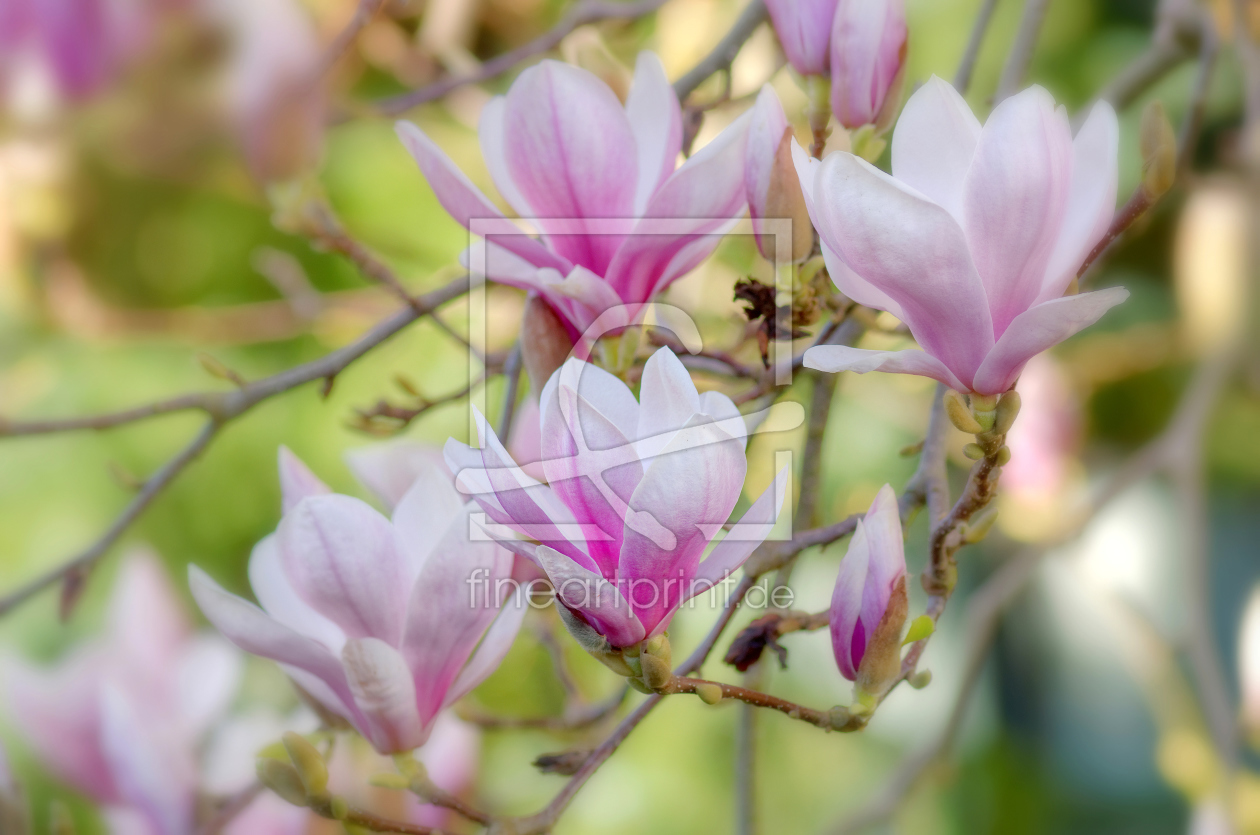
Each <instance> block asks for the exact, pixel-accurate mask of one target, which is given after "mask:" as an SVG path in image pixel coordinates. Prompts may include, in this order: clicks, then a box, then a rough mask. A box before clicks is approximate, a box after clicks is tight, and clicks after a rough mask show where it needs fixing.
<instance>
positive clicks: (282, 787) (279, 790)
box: [257, 757, 310, 806]
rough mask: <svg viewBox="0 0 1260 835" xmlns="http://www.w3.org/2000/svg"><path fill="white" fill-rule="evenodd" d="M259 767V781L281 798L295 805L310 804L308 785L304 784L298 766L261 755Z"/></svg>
mask: <svg viewBox="0 0 1260 835" xmlns="http://www.w3.org/2000/svg"><path fill="white" fill-rule="evenodd" d="M257 768H258V782H260V783H262V784H263V785H264V786H266V787H267V788H269V789H271V791H273V792H275V793H276V794H277V795H278V796H279V797H280V799H281V800H284V801H286V802H287V803H291V804H293V805H294V806H308V805H310V801H309V799H308V798H307V796H306V787H305V786H304V785H302V778H301V777H300V776H298V772H297V769H296V768H294V767H293V766H291V765H289V764H288V763H285V762H280V760H273V759H271V758H270V757H259V759H258V765H257Z"/></svg>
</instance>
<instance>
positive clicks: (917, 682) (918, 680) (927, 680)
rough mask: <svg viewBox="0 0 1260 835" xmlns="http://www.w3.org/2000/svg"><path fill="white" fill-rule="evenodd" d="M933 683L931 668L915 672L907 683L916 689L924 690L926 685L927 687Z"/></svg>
mask: <svg viewBox="0 0 1260 835" xmlns="http://www.w3.org/2000/svg"><path fill="white" fill-rule="evenodd" d="M931 683H932V671H931V670H919V671H918V672H917V673H915V674H914V675H912V676H910V677H909V678H908V679H906V684H909V685H910V686H911V687H913V688H914V689H915V690H922V689H923V688H924V687H927V686H928V685H929V684H931Z"/></svg>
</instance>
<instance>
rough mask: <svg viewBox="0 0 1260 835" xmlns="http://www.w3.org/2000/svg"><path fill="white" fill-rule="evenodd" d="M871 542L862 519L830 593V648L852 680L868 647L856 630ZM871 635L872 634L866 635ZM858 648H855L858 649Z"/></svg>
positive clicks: (841, 671)
mask: <svg viewBox="0 0 1260 835" xmlns="http://www.w3.org/2000/svg"><path fill="white" fill-rule="evenodd" d="M870 558H871V554H870V545H869V543H868V542H867V541H866V526H865V524H863V520H861V519H859V520H858V523H857V529H856V530H854V532H853V537H852V539H850V540H849V550H848V551H847V552H846V553H845V555H844V559H842V560H841V561H840V573H839V574H838V575H836V588H835V590H834V591H833V592H832V594H831V619H830V624H829V626H830V631H831V649H832V652H833V653H834V654H835V657H836V666H837V667H839V668H840V675H842V676H844V677H845V678H847V679H848V680H849V681H854V680H856V679H857V668H858V665H859V664H861V663H862V653H864V652H865V651H866V642H865V639H864V638H862V637H861V636H858V640H857V641H856V646H855V641H854V638H855V633H856V632H857V630H858V628H859V624H860V623H861V615H862V596H863V594H864V592H865V589H866V575H867V571H868V570H869V568H870ZM865 637H867V638H869V637H870V636H869V635H867V636H865ZM855 650H856V652H855Z"/></svg>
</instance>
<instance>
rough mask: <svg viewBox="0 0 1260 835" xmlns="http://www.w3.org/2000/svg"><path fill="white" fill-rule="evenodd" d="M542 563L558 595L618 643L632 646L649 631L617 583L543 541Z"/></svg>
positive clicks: (540, 548)
mask: <svg viewBox="0 0 1260 835" xmlns="http://www.w3.org/2000/svg"><path fill="white" fill-rule="evenodd" d="M536 555H537V559H538V563H539V567H541V568H542V569H543V571H545V572H546V573H547V578H548V579H549V580H551V585H552V586H554V587H555V590H556V598H557V599H558V600H560V602H561V603H562V604H564V605H565V606H568V607H569V608H570V609H571V610H573V611H574V612H576V613H577V614H578V615H579V616H581V618H582V619H583V620H585V621H586V622H587V623H589V624H590V625H591V626H592V627H593V628H594V629H595V630H597V631H598V632H599V633H600V634H601V635H603V636H604V637H605V638H607V639H608V642H609V643H610V644H612V645H613V646H615V647H628V646H633V645H634V644H637V643H639V641H642V640H643V638H644V637H645V636H646V635H647V631H646V630H645V629H644V627H643V624H642V623H641V622H640V621H639V619H638V618H637V617H636V616H635V613H634V612H633V611H632V609H631V607H630V604H629V603H627V602H626V600H625V598H624V597H622V596H621V593H620V592H619V591H618V590H617V587H616V586H614V585H613V584H612V583H610V582H609V581H608V580H605V579H604V578H603V577H601V576H600V575H598V574H596V573H594V572H592V571H588V570H587V569H585V568H583V567H582V566H580V565H578V564H577V563H575V562H573V560H571V559H568V558H567V557H565V556H564V555H563V554H561V553H560V552H558V551H556V550H554V549H552V548H548V547H546V546H545V545H540V546H539V547H538V549H537V551H536Z"/></svg>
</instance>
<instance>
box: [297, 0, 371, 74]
mask: <svg viewBox="0 0 1260 835" xmlns="http://www.w3.org/2000/svg"><path fill="white" fill-rule="evenodd" d="M384 5H385V0H359V5H358V6H356V7H355V10H354V15H352V16H351V18H350V20H349V22H348V23H346V26H345V28H344V29H342V30H341V32H339V33H338V34H337V37H336V38H334V39H333V41H332V43H330V44H329V45H328V47H327V49H325V50H324V54H323V55H322V56H320V59H319V63H317V64H316V65H315V69H314V70H313V71H312V72H311V75H310V78H309V79H308V80H307V85H308V88H309V87H315V86H316V85H318V84H319V83H320V82H321V81H322V80H323V79H324V76H326V75H327V74H328V73H329V71H331V70H332V68H333V67H334V66H336V64H337V62H338V61H340V60H341V56H343V55H344V54H345V53H346V50H348V49H349V48H350V45H351V44H353V43H354V41H355V39H356V38H358V37H359V33H360V32H362V31H363V28H364V27H365V26H367V25H368V22H369V21H371V20H372V18H373V17H374V16H375V15H376V13H377V12H378V11H380V9H381V7H382V6H384Z"/></svg>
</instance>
